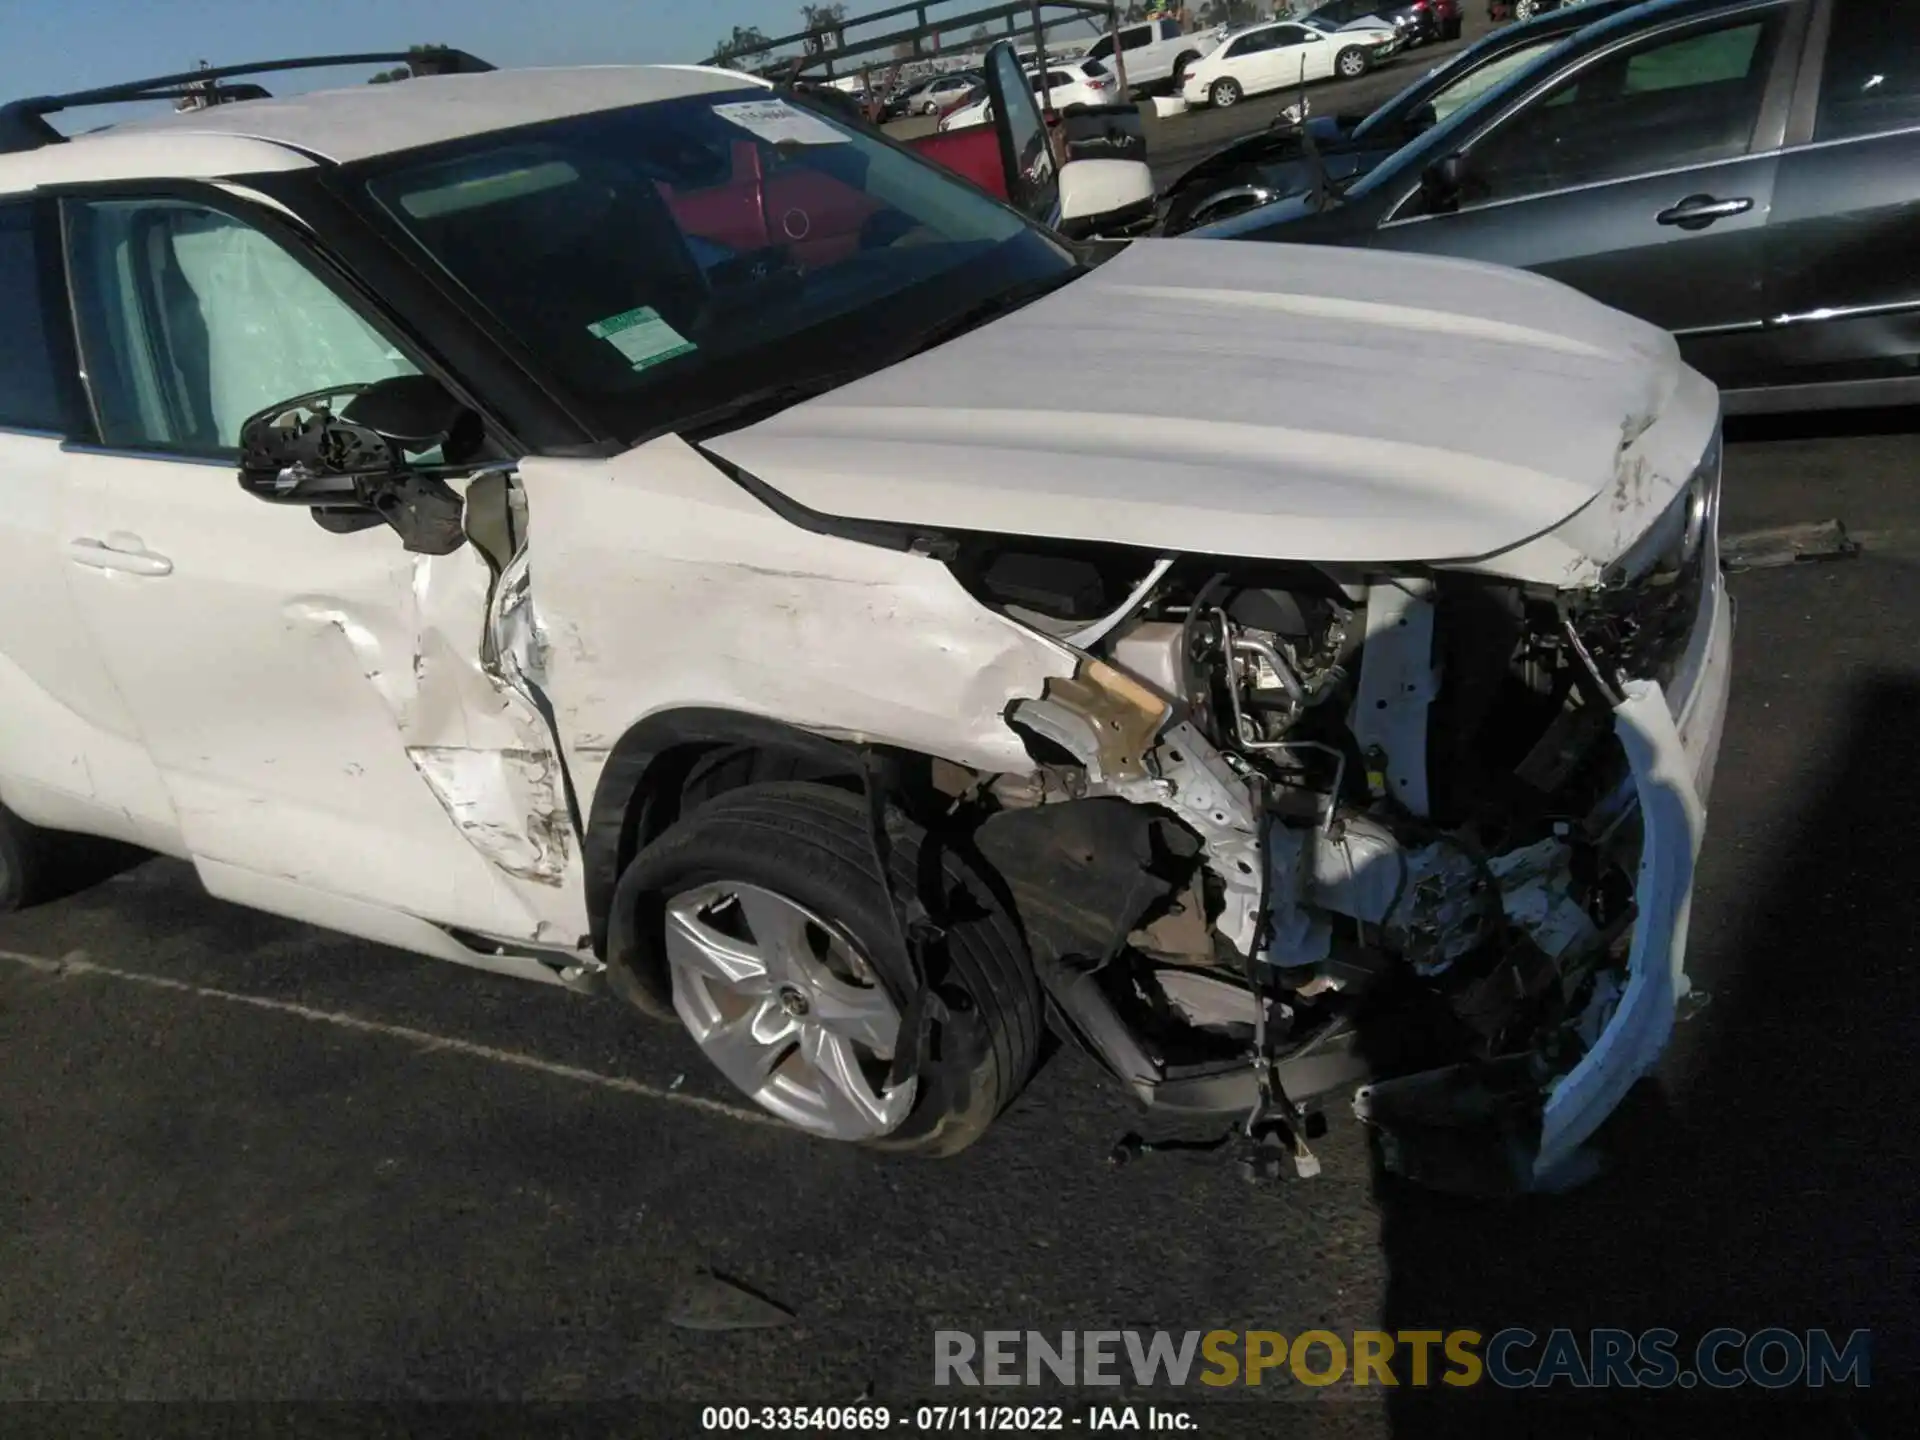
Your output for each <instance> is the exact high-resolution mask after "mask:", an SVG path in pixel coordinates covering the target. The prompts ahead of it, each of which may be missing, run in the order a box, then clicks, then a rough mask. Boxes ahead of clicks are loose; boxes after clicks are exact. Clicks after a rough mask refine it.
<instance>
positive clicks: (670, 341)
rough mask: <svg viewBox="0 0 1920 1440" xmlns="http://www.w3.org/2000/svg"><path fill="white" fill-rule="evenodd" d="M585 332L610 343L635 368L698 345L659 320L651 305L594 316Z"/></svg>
mask: <svg viewBox="0 0 1920 1440" xmlns="http://www.w3.org/2000/svg"><path fill="white" fill-rule="evenodd" d="M587 333H588V334H589V335H591V336H593V338H594V339H596V340H604V341H606V342H607V343H608V344H609V345H611V346H613V348H614V349H616V350H618V351H619V352H620V353H621V354H622V355H624V356H626V357H627V363H628V364H629V365H631V366H633V368H634V369H636V370H645V369H646V368H647V367H648V366H649V365H658V364H659V363H660V362H661V361H663V360H671V359H673V357H674V356H676V355H685V354H687V353H688V352H689V351H692V350H697V349H699V346H697V345H695V344H694V343H693V342H692V341H691V340H689V339H687V337H686V336H684V335H682V334H681V333H680V332H679V331H678V330H676V329H674V328H673V327H672V326H671V325H669V324H668V323H667V322H666V321H664V320H662V319H661V318H660V312H659V311H658V310H656V309H654V308H653V307H652V306H651V305H642V306H641V307H640V308H639V309H638V310H629V311H627V312H626V313H625V314H622V315H610V316H608V317H607V318H606V319H605V320H596V321H594V323H593V324H591V325H589V326H587Z"/></svg>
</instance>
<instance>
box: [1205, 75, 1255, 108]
mask: <svg viewBox="0 0 1920 1440" xmlns="http://www.w3.org/2000/svg"><path fill="white" fill-rule="evenodd" d="M1246 93H1247V92H1246V91H1244V90H1242V89H1241V88H1240V82H1239V81H1238V80H1216V81H1214V82H1213V88H1212V89H1211V90H1209V91H1207V99H1209V100H1211V101H1212V102H1213V104H1214V105H1215V106H1216V107H1218V108H1219V109H1221V110H1231V109H1232V108H1233V107H1234V106H1236V105H1238V104H1239V103H1240V101H1241V99H1242V97H1244V96H1245V95H1246Z"/></svg>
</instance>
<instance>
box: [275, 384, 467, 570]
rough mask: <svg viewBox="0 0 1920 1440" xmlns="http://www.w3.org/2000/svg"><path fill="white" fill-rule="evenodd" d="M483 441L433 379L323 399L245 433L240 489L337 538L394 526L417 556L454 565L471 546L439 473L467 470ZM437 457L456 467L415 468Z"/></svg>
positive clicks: (340, 391)
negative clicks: (294, 508)
mask: <svg viewBox="0 0 1920 1440" xmlns="http://www.w3.org/2000/svg"><path fill="white" fill-rule="evenodd" d="M342 402H344V403H342ZM482 435H483V427H482V424H481V421H480V417H479V416H477V415H475V414H474V413H473V412H472V411H471V410H468V409H467V408H466V407H465V406H464V405H462V404H460V402H459V401H458V400H456V399H454V398H453V396H451V395H449V394H448V393H447V392H446V390H445V388H444V387H443V386H441V384H440V383H439V382H438V381H437V380H434V379H432V378H431V377H429V376H425V375H402V376H396V377H394V378H393V379H389V380H381V381H378V382H376V383H374V384H371V385H343V386H338V387H336V388H334V389H331V390H313V391H309V392H308V393H306V394H304V395H295V396H293V397H292V398H290V399H287V400H282V401H279V402H277V403H275V404H273V405H269V406H268V407H267V408H266V409H264V410H261V411H259V412H257V413H256V414H253V415H250V416H248V417H247V419H246V420H245V421H243V422H242V423H241V426H240V488H241V489H243V490H245V491H246V492H247V493H248V494H249V495H251V496H253V497H254V498H255V499H257V500H265V501H267V502H269V503H270V504H275V505H304V506H306V507H307V508H308V509H309V510H310V511H312V512H313V517H314V519H315V520H317V521H319V522H320V524H321V525H323V526H324V527H326V528H327V529H329V530H336V531H350V530H359V529H364V528H366V526H368V525H375V524H379V523H380V522H382V521H384V522H386V523H387V524H388V525H391V526H392V527H393V529H394V530H395V531H396V532H397V533H398V534H399V536H400V539H401V543H402V544H403V545H405V547H406V548H407V549H408V550H411V551H414V552H416V553H418V554H423V555H447V554H451V553H452V552H453V551H455V550H457V549H459V548H460V546H461V545H463V544H464V543H466V533H465V530H464V528H463V526H462V519H463V517H464V511H465V504H464V502H463V501H462V500H461V498H460V496H459V495H458V494H457V493H455V491H454V490H453V489H452V488H451V487H450V486H448V485H447V483H446V482H445V481H444V480H441V479H440V478H439V475H438V473H437V472H439V471H442V470H446V469H450V468H465V467H463V466H462V465H461V463H460V462H461V461H462V460H467V461H469V462H470V459H471V455H472V453H473V452H474V451H476V450H477V448H478V445H479V442H480V439H481V437H482ZM435 449H438V450H440V451H441V454H442V458H443V460H444V461H446V462H451V463H443V464H438V465H432V464H418V463H415V462H412V461H410V460H409V459H408V456H410V455H424V454H426V453H427V452H429V451H432V450H435Z"/></svg>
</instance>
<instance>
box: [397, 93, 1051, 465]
mask: <svg viewBox="0 0 1920 1440" xmlns="http://www.w3.org/2000/svg"><path fill="white" fill-rule="evenodd" d="M365 174H366V188H367V191H368V192H369V193H370V194H371V195H372V197H373V199H374V200H375V201H376V202H377V204H378V207H379V209H380V211H381V212H383V213H384V215H385V216H386V217H387V219H389V220H390V221H391V223H392V224H394V225H396V226H398V227H399V229H400V230H401V231H402V232H403V233H404V235H405V236H406V237H407V239H408V240H410V241H411V242H412V243H413V244H414V245H416V246H418V247H419V248H420V249H421V250H423V251H424V252H425V253H426V255H427V256H428V257H429V258H430V259H431V260H432V261H433V262H434V263H435V264H436V265H437V266H438V267H439V268H440V269H442V270H443V271H444V272H445V273H446V274H447V275H448V276H449V277H451V279H452V280H453V281H454V282H456V283H457V285H458V286H460V287H461V288H462V289H463V290H464V291H466V292H467V294H469V295H470V296H471V297H472V298H473V300H474V301H476V302H478V304H479V305H480V306H481V307H482V308H483V309H484V310H485V311H486V312H487V314H488V315H489V316H490V317H491V318H492V320H493V321H494V322H495V325H496V328H497V329H498V330H499V331H500V332H502V336H503V338H504V339H506V340H509V341H511V342H515V343H517V345H518V347H519V348H520V349H521V350H523V351H524V352H526V355H527V358H528V359H529V360H530V361H531V362H532V364H533V366H534V368H535V369H536V371H537V372H538V373H540V374H541V375H542V376H543V377H544V378H546V379H547V380H548V381H549V382H550V383H557V386H558V388H560V389H561V390H562V391H563V392H564V393H566V394H568V395H569V396H571V397H572V398H573V399H574V401H575V402H576V403H577V404H579V405H581V406H582V407H583V408H584V409H585V410H586V411H587V412H588V415H589V417H590V418H592V419H594V420H596V421H598V422H599V423H598V425H597V426H596V428H599V429H602V430H604V432H605V433H607V434H608V435H610V436H614V437H617V438H619V439H621V440H623V441H629V442H631V441H634V440H637V439H639V438H641V437H643V436H646V435H650V434H655V433H660V432H661V431H664V430H668V429H674V428H678V425H677V422H678V421H680V420H682V419H684V418H686V417H689V416H694V415H699V414H703V413H705V412H709V411H713V410H715V409H716V408H722V407H725V406H726V405H728V404H729V403H730V402H732V401H734V400H735V399H736V398H737V397H740V396H742V395H746V394H749V393H754V392H759V391H763V390H766V389H767V388H768V387H803V386H805V385H806V384H807V383H808V382H809V381H810V380H817V381H820V382H822V383H823V384H824V383H836V382H837V381H839V380H843V379H846V378H850V372H851V373H859V372H864V371H866V370H872V369H878V368H880V367H881V366H882V365H884V364H887V363H889V362H890V361H891V360H893V359H895V358H898V356H899V355H901V354H902V353H905V352H906V351H907V350H908V349H911V348H912V346H913V343H914V340H915V337H916V336H919V335H921V334H925V333H932V332H937V331H939V330H940V329H941V328H942V327H943V326H945V325H947V324H949V323H950V322H951V320H952V318H953V317H954V316H955V315H958V314H963V313H966V312H969V311H972V310H975V309H977V308H979V307H981V306H983V305H988V304H990V303H991V302H992V301H993V300H994V299H995V298H996V297H999V296H1003V295H1008V294H1016V293H1017V294H1026V293H1030V292H1035V291H1037V290H1038V289H1041V288H1045V286H1046V285H1048V284H1050V283H1057V282H1060V281H1064V280H1066V279H1067V278H1070V277H1071V276H1072V275H1073V274H1074V273H1075V271H1076V268H1077V262H1076V261H1075V259H1074V258H1073V256H1072V255H1071V254H1070V253H1069V252H1068V251H1067V250H1066V249H1065V248H1064V247H1062V246H1061V245H1060V244H1059V243H1058V242H1056V241H1055V240H1053V239H1052V238H1051V237H1049V236H1048V235H1047V233H1046V232H1045V231H1042V230H1040V229H1038V228H1037V227H1035V226H1033V225H1031V224H1029V223H1028V222H1027V221H1026V220H1024V219H1022V218H1021V217H1020V216H1019V215H1018V214H1016V213H1015V212H1014V211H1012V210H1010V209H1008V208H1007V207H1005V206H1003V205H1000V204H999V203H997V202H996V201H994V200H992V199H990V198H989V197H987V196H986V195H984V194H982V193H981V192H979V191H978V190H975V189H974V188H972V187H971V186H968V185H965V184H963V183H961V182H959V181H957V180H955V179H953V178H952V177H951V176H949V175H948V174H947V173H946V172H945V171H943V170H940V169H937V168H935V167H933V166H931V165H929V164H927V163H925V162H923V161H921V160H918V159H916V158H915V157H913V156H912V155H910V154H908V153H906V152H904V151H902V150H899V149H897V148H895V147H894V146H892V145H890V144H889V143H887V142H886V141H885V140H883V139H880V138H878V137H876V136H874V135H872V134H870V133H867V132H865V131H862V130H859V129H857V128H855V127H853V126H851V125H849V124H844V123H842V122H841V121H839V120H837V119H835V118H834V117H833V116H832V115H831V114H828V113H823V112H821V111H817V110H813V109H809V108H805V107H803V106H802V105H801V104H799V103H797V102H796V101H794V100H793V99H791V98H787V97H776V96H770V95H769V94H768V92H767V91H766V90H764V89H757V88H756V89H746V90H738V91H719V92H714V93H711V94H706V95H700V96H691V97H685V98H679V99H673V100H663V101H657V102H654V103H652V104H648V105H641V106H634V107H631V108H628V109H624V110H611V111H603V112H598V113H595V114H590V115H580V116H574V117H570V118H568V119H565V120H559V121H552V122H547V123H543V124H540V125H534V126H528V127H525V128H522V129H519V130H513V131H506V132H501V133H497V134H492V135H483V136H476V137H473V138H472V139H468V140H462V141H458V142H456V143H454V144H453V145H450V146H441V147H436V148H435V149H433V150H432V151H425V152H418V153H416V154H414V155H402V156H399V157H394V158H392V159H389V160H386V161H383V162H379V163H378V164H377V166H375V167H372V168H370V169H368V170H367V171H366V172H365Z"/></svg>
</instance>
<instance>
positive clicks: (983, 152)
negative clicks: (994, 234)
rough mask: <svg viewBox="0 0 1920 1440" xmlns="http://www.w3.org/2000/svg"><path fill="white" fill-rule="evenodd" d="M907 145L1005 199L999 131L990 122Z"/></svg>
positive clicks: (910, 142) (1004, 176)
mask: <svg viewBox="0 0 1920 1440" xmlns="http://www.w3.org/2000/svg"><path fill="white" fill-rule="evenodd" d="M907 144H908V145H909V146H910V147H911V148H912V149H914V150H916V151H917V152H919V154H920V155H921V156H922V157H924V158H925V159H928V160H931V161H932V162H933V163H934V164H936V165H943V166H945V167H946V168H947V169H949V170H951V171H953V172H954V173H955V174H957V175H963V176H965V177H966V178H967V179H969V180H971V181H972V182H973V183H974V184H976V185H978V186H979V187H980V188H981V189H982V190H984V191H986V192H987V193H988V194H989V195H991V196H993V197H994V198H995V199H998V200H1004V199H1006V198H1007V169H1006V165H1005V164H1004V163H1003V162H1002V160H1001V157H1000V132H999V131H998V130H997V129H995V128H994V126H992V125H991V124H987V125H969V126H967V127H966V128H965V129H963V130H942V131H940V132H938V133H936V134H932V135H922V136H920V137H919V138H918V139H915V140H909V141H907Z"/></svg>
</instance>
